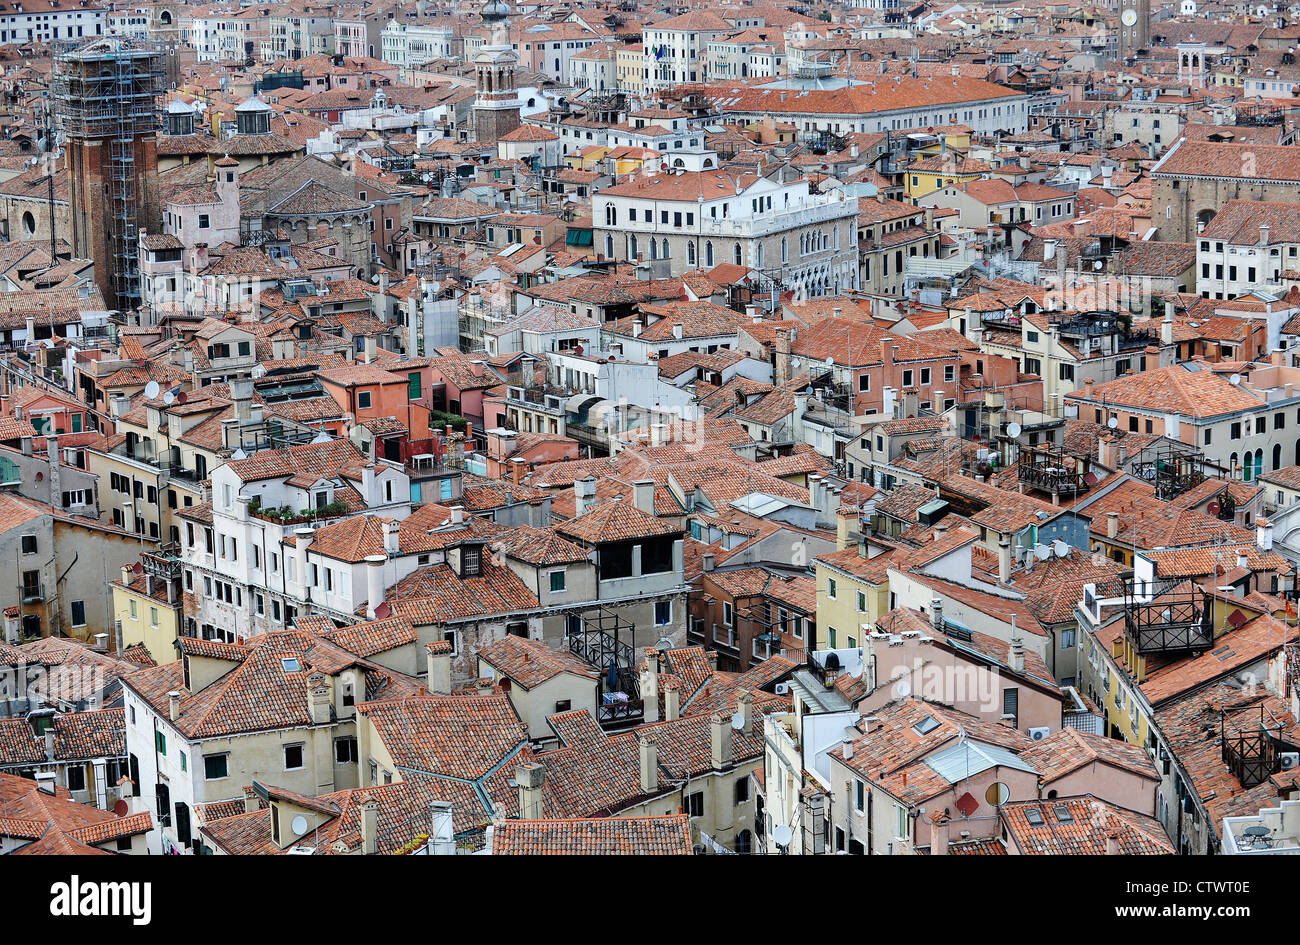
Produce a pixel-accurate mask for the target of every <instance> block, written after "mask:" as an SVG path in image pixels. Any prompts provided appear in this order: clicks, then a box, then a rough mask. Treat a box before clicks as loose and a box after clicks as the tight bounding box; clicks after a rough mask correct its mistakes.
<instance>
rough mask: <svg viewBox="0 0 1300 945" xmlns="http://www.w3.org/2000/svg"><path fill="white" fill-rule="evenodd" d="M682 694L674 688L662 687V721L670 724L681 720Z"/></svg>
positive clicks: (670, 686) (669, 686)
mask: <svg viewBox="0 0 1300 945" xmlns="http://www.w3.org/2000/svg"><path fill="white" fill-rule="evenodd" d="M681 704H682V694H681V691H680V690H678V688H677V687H676V686H672V685H665V686H664V721H665V722H672V721H675V720H676V719H678V718H681V714H682V710H681Z"/></svg>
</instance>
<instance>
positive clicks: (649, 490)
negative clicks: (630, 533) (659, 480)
mask: <svg viewBox="0 0 1300 945" xmlns="http://www.w3.org/2000/svg"><path fill="white" fill-rule="evenodd" d="M632 490H633V492H632V497H633V501H634V502H635V503H636V507H637V508H638V509H640V510H641V511H642V512H644V513H645V514H646V515H654V514H655V483H654V480H653V479H638V480H637V481H636V482H634V483H632Z"/></svg>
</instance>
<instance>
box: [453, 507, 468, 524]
mask: <svg viewBox="0 0 1300 945" xmlns="http://www.w3.org/2000/svg"><path fill="white" fill-rule="evenodd" d="M451 524H453V525H464V524H465V506H463V505H453V506H452V507H451Z"/></svg>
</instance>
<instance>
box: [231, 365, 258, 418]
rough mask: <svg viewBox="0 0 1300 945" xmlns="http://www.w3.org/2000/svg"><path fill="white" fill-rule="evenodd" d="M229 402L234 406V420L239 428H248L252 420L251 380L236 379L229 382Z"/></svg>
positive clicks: (245, 378)
mask: <svg viewBox="0 0 1300 945" xmlns="http://www.w3.org/2000/svg"><path fill="white" fill-rule="evenodd" d="M230 400H231V402H232V403H233V405H234V412H235V419H236V420H238V421H239V425H240V426H241V427H245V426H248V424H249V423H251V422H252V419H253V410H252V403H253V379H252V378H251V377H236V378H232V379H231V381H230Z"/></svg>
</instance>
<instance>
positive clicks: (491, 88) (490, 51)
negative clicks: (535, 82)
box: [474, 0, 519, 145]
mask: <svg viewBox="0 0 1300 945" xmlns="http://www.w3.org/2000/svg"><path fill="white" fill-rule="evenodd" d="M480 16H482V18H483V30H484V39H485V40H486V42H485V43H484V44H483V47H482V48H481V49H480V50H479V52H478V55H476V56H475V57H474V83H475V89H476V91H477V95H476V96H475V98H474V137H475V139H476V140H478V141H480V142H482V143H483V144H493V145H495V144H496V143H497V141H498V140H500V138H501V136H502V135H506V134H509V133H510V132H512V131H514V130H515V129H516V128H518V127H519V99H518V97H517V96H516V95H515V66H516V65H518V64H519V55H518V54H517V53H516V52H515V51H514V49H513V48H512V47H511V45H510V26H509V19H510V8H509V7H508V6H506V4H505V3H503V2H501V0H488V3H487V4H485V5H484V7H483V10H482V12H481V13H480Z"/></svg>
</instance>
